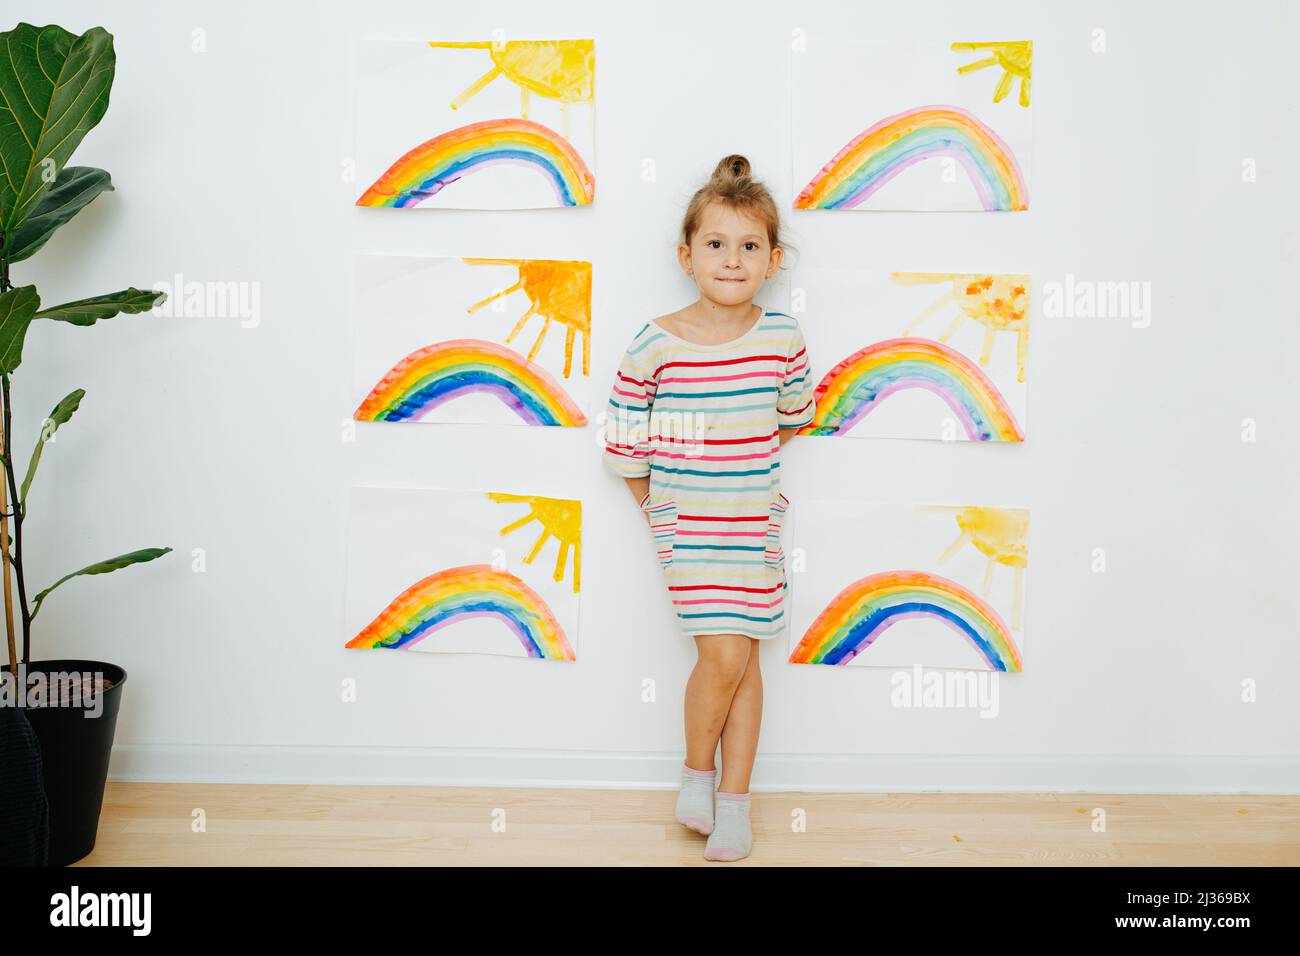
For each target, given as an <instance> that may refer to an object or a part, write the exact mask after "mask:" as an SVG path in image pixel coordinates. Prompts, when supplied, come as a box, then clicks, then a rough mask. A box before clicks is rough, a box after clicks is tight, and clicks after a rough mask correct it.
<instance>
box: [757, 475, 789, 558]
mask: <svg viewBox="0 0 1300 956" xmlns="http://www.w3.org/2000/svg"><path fill="white" fill-rule="evenodd" d="M789 508H790V499H789V498H787V497H786V496H785V495H783V494H782V493H781V492H779V491H778V492H777V493H776V497H775V498H773V499H772V502H771V504H769V505H768V507H767V548H766V550H764V552H763V563H764V564H766V565H767V566H768V567H769V568H783V567H785V548H784V546H783V544H782V540H781V532H782V529H783V528H784V527H785V515H786V512H787V511H788V510H789Z"/></svg>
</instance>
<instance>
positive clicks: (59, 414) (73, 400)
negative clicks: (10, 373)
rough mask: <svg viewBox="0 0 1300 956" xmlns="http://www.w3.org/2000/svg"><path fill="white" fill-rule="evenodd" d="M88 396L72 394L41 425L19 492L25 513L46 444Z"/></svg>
mask: <svg viewBox="0 0 1300 956" xmlns="http://www.w3.org/2000/svg"><path fill="white" fill-rule="evenodd" d="M85 395H86V390H85V389H84V388H79V389H77V390H76V391H74V392H70V393H69V394H68V395H67V397H65V398H64V399H63V401H61V402H59V404H57V405H55V406H54V411H52V412H50V417H49V418H47V419H46V420H45V423H44V424H42V425H41V437H40V438H39V439H38V440H37V442H36V447H35V448H33V449H32V460H31V461H30V462H29V463H28V465H27V477H26V478H24V479H23V486H22V488H21V489H20V490H19V492H18V502H19V506H20V507H21V508H22V510H23V513H24V514H25V513H26V512H27V489H28V488H30V487H31V486H32V479H33V478H35V477H36V466H37V465H38V464H40V460H41V452H43V451H44V450H45V443H46V442H47V441H49V440H50V439H51V438H53V437H54V433H55V432H57V431H58V430H59V426H60V425H66V424H67V422H68V419H69V418H71V417H72V413H73V412H75V411H76V410H77V408H78V406H80V405H81V400H82V398H84V397H85Z"/></svg>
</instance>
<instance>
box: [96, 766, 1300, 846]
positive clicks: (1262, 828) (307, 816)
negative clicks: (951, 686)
mask: <svg viewBox="0 0 1300 956" xmlns="http://www.w3.org/2000/svg"><path fill="white" fill-rule="evenodd" d="M751 799H752V811H751V815H752V821H753V827H754V852H753V854H752V855H751V856H750V857H749V858H748V859H747V860H744V861H741V862H739V863H708V862H707V861H705V860H704V859H703V857H702V854H703V851H704V841H705V838H704V837H702V836H698V835H696V834H693V833H691V832H690V831H688V830H686V829H685V828H684V827H682V826H680V825H679V824H677V823H676V822H674V821H673V819H672V814H673V808H674V802H675V800H676V792H675V791H669V790H505V789H480V788H429V787H390V786H384V787H354V786H315V785H313V786H300V785H270V786H268V785H227V784H221V785H215V784H156V783H116V782H112V781H110V782H109V784H108V788H107V791H106V792H105V795H104V809H103V812H102V815H101V818H100V825H99V839H98V842H97V844H96V846H95V850H94V852H93V853H91V855H90V856H88V857H86V858H85V859H84V860H82V861H81V862H80V863H79V864H78V865H81V866H93V865H117V866H136V865H180V866H204V865H239V866H259V865H269V866H281V865H288V866H295V865H346V866H354V865H399V866H410V865H415V866H427V865H435V866H447V865H451V866H492V865H500V864H508V865H525V866H527V865H535V864H536V865H560V866H565V865H599V866H608V865H613V866H647V865H648V866H681V865H687V866H689V865H704V866H761V865H790V864H795V865H831V866H835V865H848V866H854V865H859V866H860V865H907V866H967V865H979V866H986V865H1005V866H1022V865H1034V866H1041V865H1062V866H1116V865H1127V866H1156V865H1160V866H1257V865H1291V866H1296V865H1300V797H1297V796H1260V797H1251V796H1140V795H1131V796H1130V795H1115V794H936V793H920V794H917V793H898V794H808V793H756V794H754V795H753V797H752V798H751ZM1098 809H1100V810H1104V811H1105V832H1094V831H1093V826H1092V821H1093V817H1094V811H1095V810H1098ZM198 810H202V811H203V818H204V823H205V826H206V832H197V831H199V827H198V826H197V825H196V824H195V821H196V820H198V819H199V816H198V815H197V814H196V811H198ZM800 819H803V820H806V826H805V827H804V828H803V829H802V831H799V830H798V829H797V825H798V823H799V821H800Z"/></svg>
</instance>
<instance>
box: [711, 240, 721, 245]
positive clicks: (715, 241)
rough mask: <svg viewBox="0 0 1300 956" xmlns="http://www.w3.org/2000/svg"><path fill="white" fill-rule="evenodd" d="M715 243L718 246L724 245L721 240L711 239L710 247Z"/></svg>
mask: <svg viewBox="0 0 1300 956" xmlns="http://www.w3.org/2000/svg"><path fill="white" fill-rule="evenodd" d="M714 243H717V244H718V245H721V244H722V242H721V240H718V239H710V240H709V245H713V244H714Z"/></svg>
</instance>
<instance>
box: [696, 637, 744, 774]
mask: <svg viewBox="0 0 1300 956" xmlns="http://www.w3.org/2000/svg"><path fill="white" fill-rule="evenodd" d="M756 643H757V642H756V641H754V640H753V639H752V638H748V637H746V636H744V635H743V634H701V635H698V636H697V637H696V638H695V645H696V647H697V648H698V649H699V660H697V661H696V663H695V667H694V669H693V670H692V671H691V677H690V680H688V681H687V682H686V766H687V767H689V768H691V769H692V770H713V769H714V767H713V756H714V754H715V753H716V752H717V749H718V740H719V738H721V737H722V730H723V726H724V725H725V724H726V723H727V719H728V718H727V713H728V711H730V710H731V701H732V698H733V697H734V696H735V694H736V689H737V688H738V687H739V686H740V683H741V680H742V679H743V678H744V676H745V674H746V673H747V672H748V669H749V659H750V657H751V656H752V655H751V652H750V647H751V645H754V644H756ZM757 653H758V651H757V650H755V651H754V652H753V654H754V655H756V654H757ZM738 759H739V758H738ZM750 762H751V763H752V762H753V756H752V754H751V756H750ZM726 774H727V776H728V778H730V769H729V768H728V770H727V771H726ZM746 774H748V771H746Z"/></svg>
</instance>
